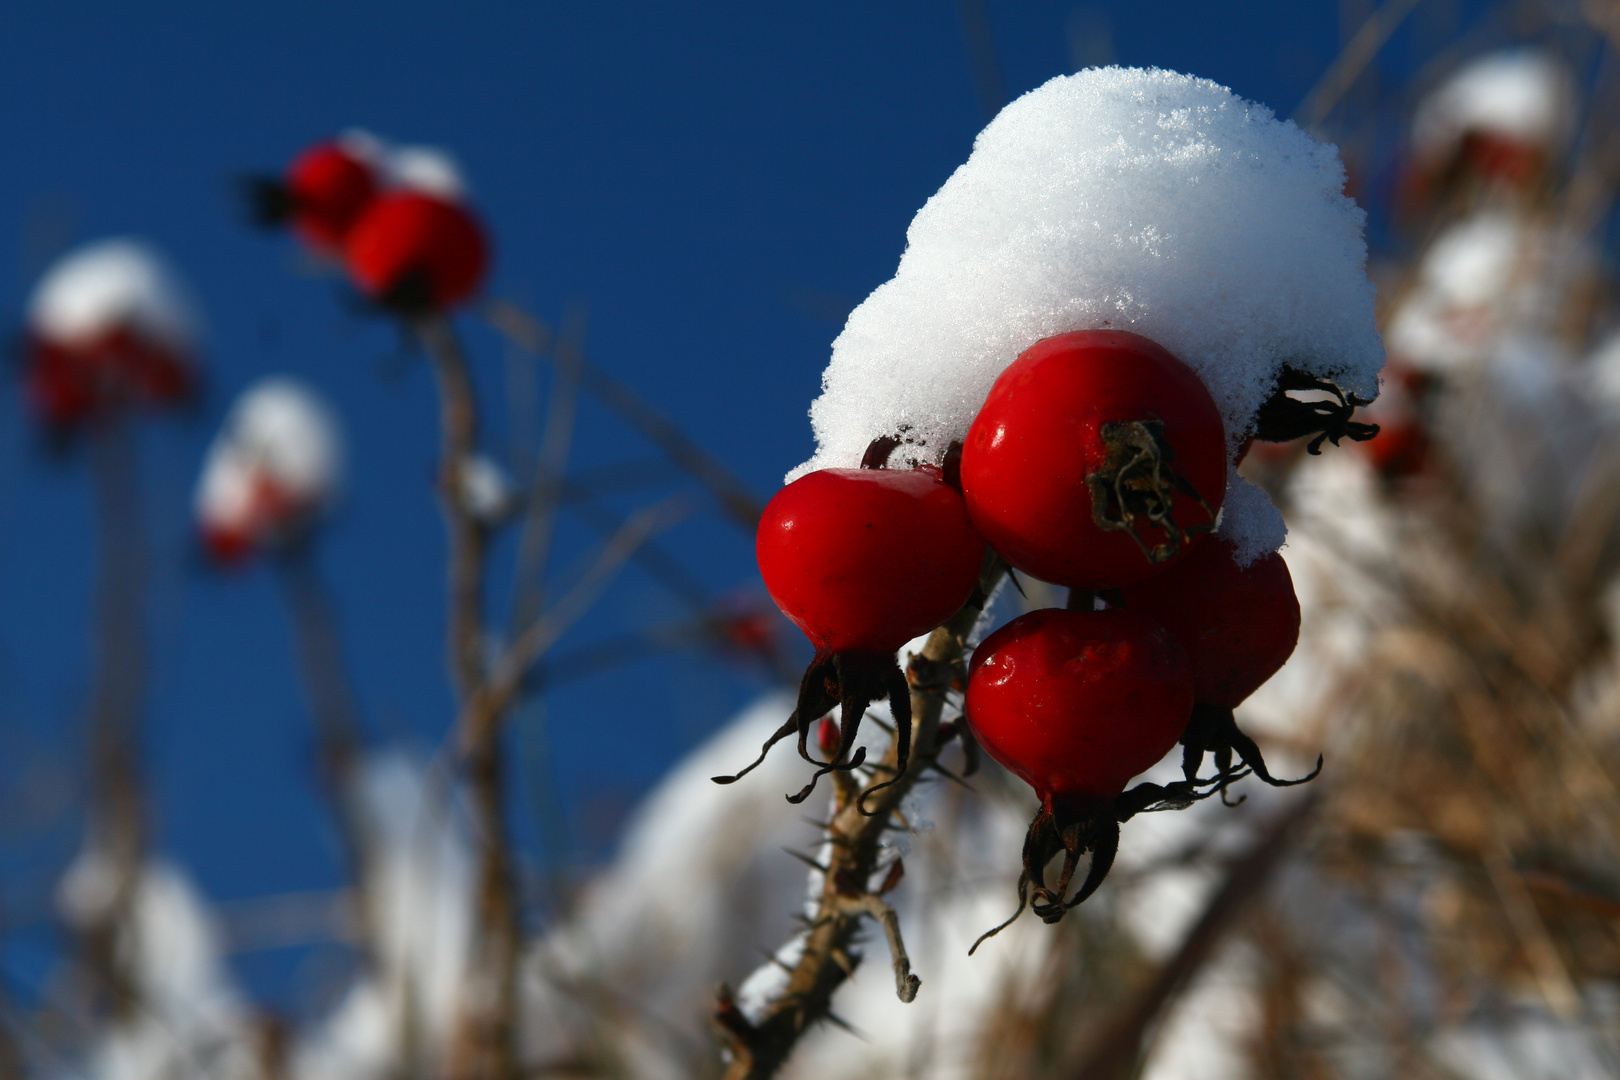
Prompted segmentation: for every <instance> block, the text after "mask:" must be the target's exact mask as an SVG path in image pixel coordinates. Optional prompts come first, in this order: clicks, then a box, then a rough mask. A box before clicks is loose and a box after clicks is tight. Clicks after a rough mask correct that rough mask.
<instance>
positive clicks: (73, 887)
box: [59, 847, 259, 1080]
mask: <svg viewBox="0 0 1620 1080" xmlns="http://www.w3.org/2000/svg"><path fill="white" fill-rule="evenodd" d="M115 875H116V871H115V870H114V869H113V867H112V865H111V863H110V861H109V858H108V856H107V855H106V854H105V853H104V852H102V851H100V850H98V849H96V848H93V847H92V848H87V849H86V850H85V852H84V853H83V854H81V855H80V856H79V858H78V859H76V860H75V862H74V863H73V865H72V866H70V867H69V869H68V871H67V874H66V875H65V877H64V878H63V881H62V885H61V890H60V892H59V900H60V902H61V904H62V907H63V911H64V914H65V915H66V916H67V917H68V919H69V920H70V921H71V922H73V923H75V924H78V925H83V924H84V921H85V920H89V919H95V918H99V917H102V916H104V915H105V905H106V904H107V903H109V902H110V901H111V899H112V895H111V893H112V890H114V889H115V888H116V884H115V881H114V879H115ZM118 935H119V936H118V940H117V950H118V953H119V955H120V957H121V958H123V960H124V961H125V963H126V964H127V968H126V970H127V971H128V972H129V974H130V977H131V980H132V982H133V987H132V990H133V993H134V996H135V999H136V1000H137V1001H138V1002H139V1003H140V1008H139V1009H138V1010H136V1011H135V1012H134V1013H133V1014H132V1015H130V1016H128V1017H127V1018H124V1019H121V1020H117V1021H115V1022H112V1023H110V1024H108V1025H107V1026H106V1027H105V1028H104V1029H103V1030H102V1032H101V1033H100V1035H99V1036H98V1037H97V1039H96V1040H95V1042H94V1043H93V1044H92V1045H91V1046H90V1047H89V1048H88V1060H87V1062H86V1068H85V1070H84V1074H85V1075H86V1076H87V1077H90V1078H92V1080H165V1078H168V1077H173V1076H182V1075H206V1076H209V1077H214V1078H218V1080H248V1078H256V1077H257V1076H258V1075H259V1070H258V1067H257V1066H258V1062H257V1060H256V1057H257V1055H256V1043H257V1041H258V1033H257V1031H256V1030H255V1023H254V1020H253V1016H252V1010H251V1008H250V1007H249V1005H248V1003H247V1001H246V1000H245V999H244V997H243V996H242V994H241V992H240V991H239V990H238V988H237V987H236V984H235V981H234V980H233V979H232V977H231V974H230V971H229V968H228V967H227V965H226V963H225V960H224V948H223V944H224V937H223V934H222V932H221V930H220V928H219V926H218V924H217V922H216V920H215V918H214V916H213V913H212V912H211V911H210V909H209V907H208V905H207V903H206V902H205V901H204V899H203V898H202V896H200V895H199V894H198V892H197V890H196V889H195V887H193V885H192V884H191V882H190V880H189V879H188V878H187V877H186V876H185V874H184V873H182V872H181V871H180V870H179V868H177V867H175V866H172V865H170V864H169V863H166V862H164V861H161V860H152V861H149V862H148V863H147V864H146V865H145V866H143V867H141V868H140V869H139V870H138V871H137V878H136V881H135V884H134V895H133V897H132V900H131V904H130V918H129V919H128V921H127V922H125V923H124V924H123V925H122V926H120V927H119V929H118ZM199 1069H201V1070H202V1071H201V1073H199V1071H198V1070H199Z"/></svg>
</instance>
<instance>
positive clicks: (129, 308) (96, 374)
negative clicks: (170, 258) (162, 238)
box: [26, 238, 200, 428]
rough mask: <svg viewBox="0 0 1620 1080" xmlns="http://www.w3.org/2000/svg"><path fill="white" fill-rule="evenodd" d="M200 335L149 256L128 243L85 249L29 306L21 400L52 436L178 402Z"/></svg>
mask: <svg viewBox="0 0 1620 1080" xmlns="http://www.w3.org/2000/svg"><path fill="white" fill-rule="evenodd" d="M199 329H200V320H199V318H198V315H197V306H196V304H195V302H194V301H193V299H192V297H191V294H190V292H189V290H188V289H187V288H186V287H185V286H184V284H182V282H181V281H180V279H179V277H178V276H177V275H176V273H175V272H174V270H173V269H172V268H171V267H170V265H169V264H168V262H167V260H165V259H164V258H163V257H162V256H161V255H159V254H158V253H157V252H156V251H154V250H153V249H151V248H150V247H148V246H147V245H145V244H144V243H141V242H139V241H137V240H132V239H127V238H118V239H111V240H101V241H97V242H95V243H92V244H87V245H85V246H84V247H81V248H78V249H77V250H75V251H72V252H70V253H68V254H67V255H65V256H63V257H62V258H61V259H59V260H58V261H57V262H56V263H55V265H53V266H52V267H51V268H50V270H49V271H47V273H46V274H45V276H44V278H43V279H41V281H40V283H39V284H38V285H37V286H36V287H35V289H34V293H33V296H32V297H31V298H30V300H29V304H28V315H27V335H26V337H27V340H26V365H27V366H26V372H27V374H26V380H27V386H28V393H29V396H30V397H31V398H32V399H33V402H34V405H35V407H36V408H37V409H38V410H39V413H40V415H41V416H42V418H43V419H44V420H45V421H46V422H47V423H48V424H50V425H51V426H53V427H56V428H71V427H73V426H75V425H77V424H80V423H83V422H84V421H87V420H89V419H91V418H93V417H95V416H97V415H101V414H104V413H106V412H109V411H113V410H117V409H119V408H122V407H125V406H127V405H129V404H132V403H136V402H144V403H150V404H173V403H176V402H179V401H183V400H185V399H186V398H187V397H189V396H190V395H191V393H192V392H193V390H194V389H195V384H196V381H197V371H196V366H197V344H198V338H199Z"/></svg>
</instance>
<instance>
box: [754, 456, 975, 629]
mask: <svg viewBox="0 0 1620 1080" xmlns="http://www.w3.org/2000/svg"><path fill="white" fill-rule="evenodd" d="M754 550H755V554H756V555H757V556H758V558H759V571H760V574H761V575H762V576H763V577H764V579H765V588H766V590H767V591H769V592H770V594H771V599H772V600H774V601H776V605H777V607H779V608H781V609H782V612H783V614H785V615H786V616H787V617H788V618H789V619H791V620H792V621H793V623H794V625H796V626H797V627H798V628H799V629H800V630H803V631H804V633H805V636H806V637H808V638H809V639H810V642H811V644H813V645H814V646H815V647H816V652H817V654H818V655H821V656H828V655H831V654H833V653H841V652H869V653H892V652H894V651H895V650H896V649H898V648H899V647H900V646H902V645H904V644H905V643H906V642H908V641H910V640H911V639H912V638H914V637H916V636H918V635H919V634H925V633H927V632H928V631H930V630H932V629H933V628H934V627H936V626H938V625H939V624H940V623H942V622H944V621H945V620H946V619H948V618H950V617H951V616H952V615H953V614H955V613H956V610H957V609H958V608H960V607H961V606H962V604H963V603H964V602H965V601H966V600H967V598H968V596H969V595H970V594H971V593H972V592H973V586H974V584H975V583H976V582H977V581H978V578H979V564H980V562H981V561H982V560H983V558H984V542H983V541H982V540H980V539H979V534H978V533H976V532H974V531H973V526H972V524H971V523H970V522H969V521H968V516H967V509H966V507H964V506H963V505H962V497H961V496H960V495H958V494H957V493H956V491H955V490H954V489H953V488H951V487H950V486H949V485H947V484H946V483H944V481H942V480H940V479H939V478H938V476H937V475H934V474H933V473H932V472H931V471H928V470H923V469H908V470H902V469H822V470H820V471H819V472H813V473H810V474H809V475H807V476H801V477H800V478H799V479H797V480H795V481H794V482H793V483H791V484H789V485H788V486H787V487H785V488H783V489H782V490H781V491H778V492H777V493H776V497H775V498H773V499H772V500H771V501H770V503H769V504H767V505H766V507H765V512H764V514H763V515H761V517H760V522H759V532H758V533H757V535H756V537H755V542H754Z"/></svg>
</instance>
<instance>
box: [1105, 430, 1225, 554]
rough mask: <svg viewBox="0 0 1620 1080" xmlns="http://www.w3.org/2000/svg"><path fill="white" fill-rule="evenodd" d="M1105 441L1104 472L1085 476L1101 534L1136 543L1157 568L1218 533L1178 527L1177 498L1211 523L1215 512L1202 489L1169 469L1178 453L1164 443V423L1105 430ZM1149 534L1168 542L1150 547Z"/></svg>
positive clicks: (1208, 526) (1208, 527)
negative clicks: (1159, 535) (1117, 534)
mask: <svg viewBox="0 0 1620 1080" xmlns="http://www.w3.org/2000/svg"><path fill="white" fill-rule="evenodd" d="M1102 437H1103V443H1104V445H1106V446H1107V447H1108V459H1107V461H1106V462H1104V464H1103V467H1102V468H1101V469H1098V470H1097V471H1096V472H1093V473H1090V474H1088V475H1087V476H1086V487H1088V488H1090V489H1091V515H1092V520H1093V521H1095V522H1096V523H1097V528H1099V529H1102V530H1104V531H1105V532H1123V533H1124V534H1125V535H1127V536H1129V537H1130V538H1131V539H1132V540H1134V541H1136V546H1137V547H1139V548H1141V549H1142V554H1143V555H1145V556H1147V560H1148V562H1150V563H1153V564H1154V565H1155V566H1157V565H1158V564H1159V563H1163V562H1168V561H1169V560H1170V559H1173V558H1175V556H1176V555H1177V554H1178V553H1180V551H1181V548H1182V545H1183V544H1184V543H1186V542H1187V541H1188V540H1191V539H1192V538H1193V537H1194V536H1196V535H1198V534H1199V533H1206V532H1209V531H1210V530H1211V529H1212V528H1214V526H1213V524H1206V525H1189V526H1187V527H1186V528H1185V529H1183V528H1182V527H1181V526H1180V525H1179V524H1178V523H1177V522H1176V519H1175V496H1176V494H1177V493H1179V494H1181V495H1182V496H1183V497H1184V498H1189V499H1191V500H1192V501H1193V502H1194V503H1196V504H1197V506H1198V507H1199V509H1201V510H1203V512H1204V517H1205V519H1206V520H1207V521H1209V522H1211V523H1213V522H1214V520H1215V512H1214V511H1213V510H1211V509H1210V506H1209V503H1208V502H1206V501H1205V500H1204V497H1203V496H1202V495H1200V494H1199V493H1198V489H1197V488H1195V487H1194V486H1193V485H1192V484H1191V483H1190V482H1188V480H1187V479H1186V477H1184V476H1182V475H1181V474H1180V473H1178V472H1177V471H1176V470H1174V469H1172V468H1171V467H1170V462H1171V460H1172V459H1174V457H1175V453H1176V452H1175V450H1174V449H1172V448H1171V446H1170V443H1169V441H1168V440H1166V439H1165V437H1164V424H1163V423H1161V422H1160V421H1158V420H1132V421H1129V422H1126V423H1116V424H1104V425H1103V426H1102ZM1149 528H1156V529H1158V530H1160V531H1162V532H1163V533H1164V536H1165V539H1164V541H1163V542H1161V543H1157V544H1154V545H1152V546H1151V547H1150V546H1148V541H1147V539H1145V538H1144V534H1146V533H1147V531H1148V529H1149Z"/></svg>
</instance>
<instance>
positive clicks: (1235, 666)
mask: <svg viewBox="0 0 1620 1080" xmlns="http://www.w3.org/2000/svg"><path fill="white" fill-rule="evenodd" d="M1119 597H1120V599H1121V601H1122V602H1123V603H1124V605H1125V607H1126V608H1127V610H1130V611H1135V612H1139V613H1141V614H1143V615H1146V616H1147V617H1148V618H1150V619H1152V620H1153V621H1154V622H1156V623H1158V624H1159V625H1160V626H1163V627H1164V628H1165V629H1166V630H1167V631H1169V632H1170V634H1171V635H1172V636H1173V637H1175V639H1176V640H1177V641H1178V642H1180V644H1181V647H1182V648H1183V649H1184V650H1186V653H1187V656H1188V658H1189V659H1190V660H1191V661H1192V669H1193V699H1194V701H1195V703H1196V704H1195V705H1194V708H1193V710H1192V713H1191V715H1190V716H1189V718H1188V720H1187V727H1186V730H1185V731H1184V732H1183V733H1182V737H1181V743H1182V746H1183V748H1184V752H1183V755H1182V771H1183V774H1184V775H1185V776H1186V778H1187V779H1188V780H1192V779H1193V778H1194V777H1196V776H1197V775H1198V771H1199V769H1201V768H1202V767H1203V760H1204V754H1205V753H1206V752H1207V753H1210V754H1213V755H1214V757H1215V767H1216V773H1217V776H1218V777H1230V776H1233V775H1235V773H1234V769H1233V757H1234V754H1235V755H1236V757H1237V758H1238V759H1240V760H1241V761H1242V762H1243V764H1244V765H1245V766H1247V767H1248V768H1249V769H1250V770H1251V771H1252V772H1253V773H1254V775H1255V776H1258V777H1259V778H1260V779H1261V780H1263V781H1265V782H1266V783H1268V784H1271V785H1272V786H1274V787H1287V786H1290V785H1292V784H1298V783H1304V782H1305V781H1306V780H1309V779H1311V778H1312V777H1314V776H1315V775H1316V772H1314V771H1313V772H1312V773H1311V774H1310V775H1309V776H1306V777H1304V778H1302V779H1300V780H1278V779H1276V778H1275V777H1273V776H1272V775H1271V773H1270V772H1269V771H1268V770H1267V769H1266V763H1265V759H1264V758H1263V757H1262V756H1261V754H1260V749H1259V747H1257V746H1256V745H1255V743H1254V740H1253V739H1251V738H1249V737H1248V736H1247V735H1245V734H1243V732H1242V731H1240V730H1238V726H1237V721H1236V719H1235V718H1234V717H1233V715H1232V710H1233V709H1235V708H1237V706H1238V705H1240V704H1242V702H1243V701H1244V700H1245V699H1247V698H1248V697H1249V695H1250V694H1252V693H1254V692H1255V691H1256V690H1258V689H1259V688H1260V687H1261V685H1263V684H1264V683H1265V682H1266V681H1267V680H1268V679H1270V678H1271V677H1272V676H1273V675H1275V674H1276V673H1277V671H1278V670H1279V669H1280V668H1281V667H1282V666H1283V664H1284V663H1286V662H1287V660H1288V658H1289V656H1291V655H1292V654H1293V651H1294V646H1295V644H1296V643H1297V642H1298V641H1299V622H1300V613H1299V600H1298V598H1297V597H1296V596H1295V595H1294V583H1293V579H1292V578H1291V577H1290V576H1289V573H1288V564H1287V563H1286V562H1284V561H1283V558H1282V556H1281V555H1278V554H1276V553H1272V554H1270V555H1265V556H1263V557H1261V558H1259V559H1256V560H1255V561H1254V562H1252V563H1250V564H1249V565H1248V566H1239V565H1238V564H1237V562H1236V559H1235V556H1234V552H1233V549H1232V547H1231V545H1229V544H1227V543H1225V542H1224V541H1223V540H1221V539H1220V538H1216V539H1215V540H1213V541H1211V542H1209V543H1206V544H1204V545H1202V546H1201V547H1200V548H1199V549H1198V550H1197V551H1195V552H1193V553H1192V554H1191V555H1189V556H1188V557H1187V558H1186V559H1185V560H1183V561H1181V562H1179V563H1177V564H1176V565H1175V566H1174V567H1172V568H1171V569H1169V570H1168V571H1166V572H1165V573H1163V574H1161V575H1159V576H1158V577H1154V578H1150V579H1148V580H1147V581H1142V582H1138V583H1136V584H1134V585H1128V586H1126V587H1124V588H1122V589H1121V590H1120V591H1119ZM1320 769H1321V760H1320V759H1318V761H1317V770H1318V771H1320ZM1225 787H1226V781H1224V780H1223V781H1222V784H1221V789H1222V799H1223V800H1224V799H1225V797H1226V796H1225Z"/></svg>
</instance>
